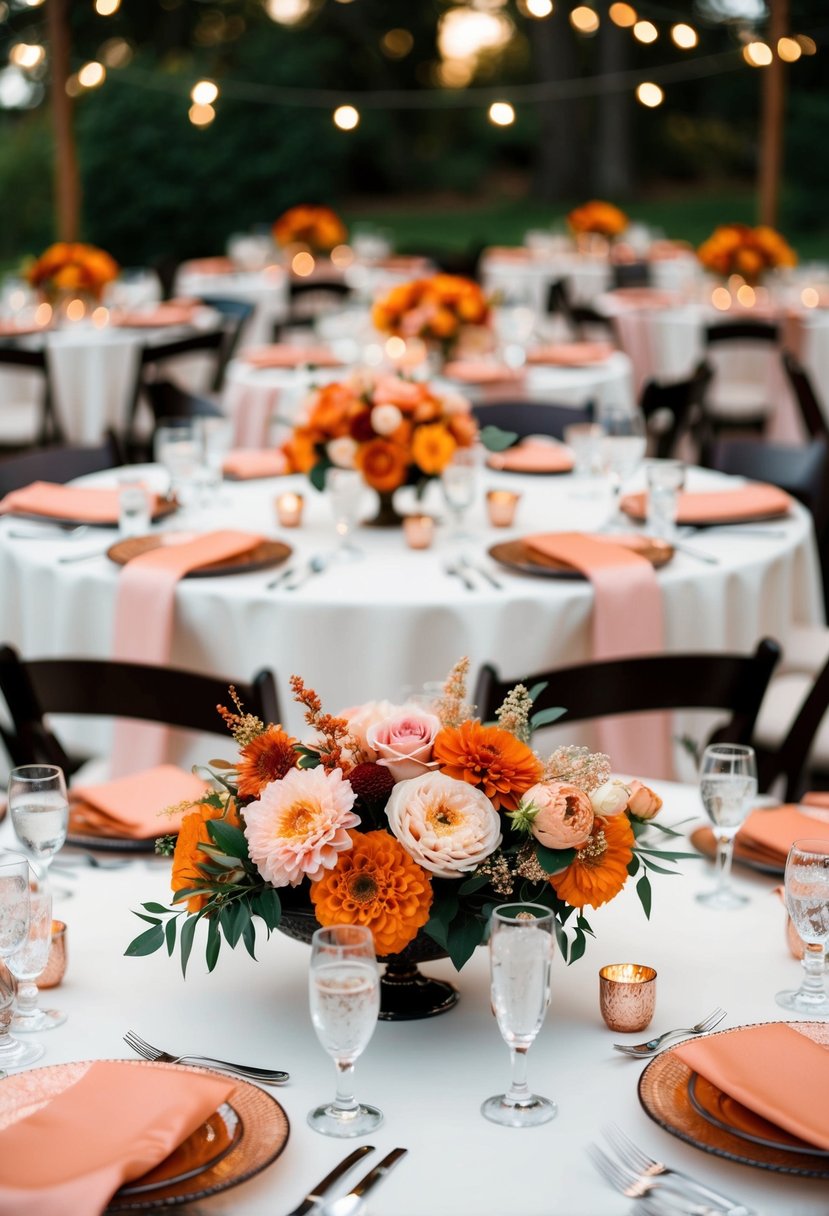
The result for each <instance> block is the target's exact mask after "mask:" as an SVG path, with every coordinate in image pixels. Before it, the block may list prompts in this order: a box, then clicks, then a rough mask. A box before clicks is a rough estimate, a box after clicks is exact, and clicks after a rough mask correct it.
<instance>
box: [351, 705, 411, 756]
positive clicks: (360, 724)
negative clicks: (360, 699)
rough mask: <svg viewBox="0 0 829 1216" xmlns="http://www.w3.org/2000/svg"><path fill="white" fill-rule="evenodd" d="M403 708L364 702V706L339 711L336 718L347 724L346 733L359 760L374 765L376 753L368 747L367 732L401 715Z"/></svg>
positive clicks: (354, 706)
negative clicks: (358, 753)
mask: <svg viewBox="0 0 829 1216" xmlns="http://www.w3.org/2000/svg"><path fill="white" fill-rule="evenodd" d="M403 709H404V706H402V705H395V704H394V702H393V701H366V703H365V705H352V706H350V707H349V708H348V709H342V710H340V713H339V714H338V717H340V718H345V720H346V722H347V723H348V733H349V735H350V736H351V738H352V740H353V741H354V745H355V747H356V748H357V749H358V750H359V752H360V753H361V755H360V757H359V758H358V762H359V760H366V761H368V762H369V763H372V764H373V763H374V762H375V761H376V759H377V752H376V751H375V750H374V748H373V747H370V746H369V742H368V737H367V736H368V732H369V730H370V729H371V727H372V726H376V725H378V724H379V723H380V722H385V721H387V719H389V718H391V717H394V716H396V715H397V714H399V713H402V712H403Z"/></svg>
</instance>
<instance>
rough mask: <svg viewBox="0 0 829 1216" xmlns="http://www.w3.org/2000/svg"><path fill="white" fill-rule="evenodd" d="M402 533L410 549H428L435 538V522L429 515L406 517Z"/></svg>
mask: <svg viewBox="0 0 829 1216" xmlns="http://www.w3.org/2000/svg"><path fill="white" fill-rule="evenodd" d="M403 532H404V534H405V536H406V544H407V545H408V546H409V548H410V549H428V548H429V546H430V545H431V543H432V541H433V540H434V536H435V521H434V519H433V518H432V516H431V515H407V516H406V517H405V519H404V520H403Z"/></svg>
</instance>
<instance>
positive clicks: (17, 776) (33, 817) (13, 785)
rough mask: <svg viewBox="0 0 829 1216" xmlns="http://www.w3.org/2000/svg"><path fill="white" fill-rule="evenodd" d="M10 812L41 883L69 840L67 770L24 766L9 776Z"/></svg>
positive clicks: (45, 766)
mask: <svg viewBox="0 0 829 1216" xmlns="http://www.w3.org/2000/svg"><path fill="white" fill-rule="evenodd" d="M9 812H10V814H11V821H12V827H13V828H14V834H15V836H16V837H17V839H18V840H19V841H20V843H21V844H22V845H23V847H24V848H25V849H26V850H27V852H28V853H30V854H31V855H32V857H33V858H34V861H35V864H36V868H37V869H38V871H39V874H40V879H41V882H42V883H43V884H44V885H45V884H46V882H47V880H48V877H49V866H50V865H51V864H52V859H53V858H54V856H55V854H56V853H57V852H58V850H59V849H60V848H62V846H63V842H64V841H65V840H66V830H67V828H68V826H69V800H68V798H67V796H66V781H65V779H64V776H63V769H61V768H58V766H57V765H56V764H24V765H23V766H22V767H21V768H13V769H12V771H11V774H10V776H9Z"/></svg>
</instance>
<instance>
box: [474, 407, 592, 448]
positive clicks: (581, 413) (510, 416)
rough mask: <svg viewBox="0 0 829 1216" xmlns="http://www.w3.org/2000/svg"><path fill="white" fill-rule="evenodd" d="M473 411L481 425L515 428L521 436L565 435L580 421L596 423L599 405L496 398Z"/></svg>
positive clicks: (519, 436)
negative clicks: (556, 403)
mask: <svg viewBox="0 0 829 1216" xmlns="http://www.w3.org/2000/svg"><path fill="white" fill-rule="evenodd" d="M472 413H473V414H474V415H475V418H476V419H477V421H478V426H480V427H485V426H497V427H500V428H501V430H502V431H515V433H516V434H517V435H518V438H519V439H523V438H524V436H525V435H552V437H553V438H554V439H562V438H563V437H564V428H565V427H567V426H572V425H573V424H574V423H577V422H594V421H595V417H594V415H595V408H594V405H593V403H592V401H591V402H588V403H587V405H584V406H573V405H552V404H548V403H547V402H542V401H539V402H537V403H536V402H533V401H494V402H491V403H489V402H488V403H486V404H481V405H473V406H472Z"/></svg>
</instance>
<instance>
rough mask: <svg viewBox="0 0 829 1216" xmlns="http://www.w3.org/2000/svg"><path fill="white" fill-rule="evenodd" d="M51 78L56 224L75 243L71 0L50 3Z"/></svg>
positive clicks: (77, 188)
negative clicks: (69, 80)
mask: <svg viewBox="0 0 829 1216" xmlns="http://www.w3.org/2000/svg"><path fill="white" fill-rule="evenodd" d="M46 14H47V18H48V28H49V54H50V60H51V78H52V87H51V94H52V125H53V128H54V135H55V220H56V230H57V237H58V239H59V240H61V241H76V240H77V239H78V229H79V224H80V207H81V184H80V177H79V175H78V158H77V153H76V151H75V132H74V129H73V126H72V98H71V97H70V96H69V94H68V93H67V92H66V82H67V80H68V79H69V72H70V64H71V58H70V56H71V36H70V32H69V0H47V3H46Z"/></svg>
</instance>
